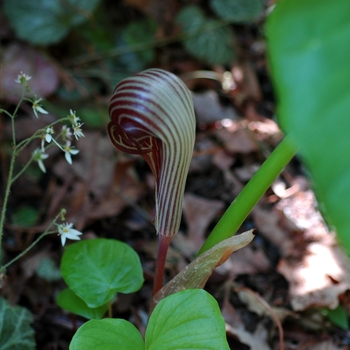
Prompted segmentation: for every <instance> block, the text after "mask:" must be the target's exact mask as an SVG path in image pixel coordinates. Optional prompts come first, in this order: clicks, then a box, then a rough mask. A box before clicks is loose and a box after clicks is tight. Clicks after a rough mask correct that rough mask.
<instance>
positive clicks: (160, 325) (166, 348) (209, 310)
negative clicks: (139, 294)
mask: <svg viewBox="0 0 350 350" xmlns="http://www.w3.org/2000/svg"><path fill="white" fill-rule="evenodd" d="M145 339H146V349H147V350H158V349H162V350H175V349H206V350H211V349H212V350H217V349H220V350H224V349H229V347H228V344H227V341H226V331H225V322H224V319H223V318H222V316H221V312H220V308H219V306H218V303H217V301H216V300H215V299H214V298H213V297H212V296H211V295H210V294H209V293H207V292H206V291H204V290H202V289H186V290H184V291H182V292H179V293H175V294H172V295H170V296H168V297H167V298H165V299H163V300H161V301H160V303H159V304H158V305H157V306H156V308H155V309H154V311H153V313H152V315H151V317H150V319H149V323H148V326H147V330H146V335H145Z"/></svg>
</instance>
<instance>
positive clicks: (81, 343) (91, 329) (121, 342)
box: [69, 318, 145, 350]
mask: <svg viewBox="0 0 350 350" xmlns="http://www.w3.org/2000/svg"><path fill="white" fill-rule="evenodd" d="M69 349H70V350H82V349H86V350H87V349H103V350H116V349H123V350H144V349H145V345H144V342H143V339H142V336H141V334H140V333H139V331H138V330H137V329H136V328H135V326H134V325H132V324H131V323H130V322H128V321H125V320H122V319H110V318H105V319H103V320H91V321H88V322H86V323H85V324H83V325H82V326H81V327H80V328H79V329H78V331H77V332H76V334H75V335H74V337H73V339H72V342H71V344H70V346H69Z"/></svg>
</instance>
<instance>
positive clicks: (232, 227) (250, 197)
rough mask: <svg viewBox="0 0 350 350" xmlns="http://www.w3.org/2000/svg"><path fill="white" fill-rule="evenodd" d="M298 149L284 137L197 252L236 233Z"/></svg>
mask: <svg viewBox="0 0 350 350" xmlns="http://www.w3.org/2000/svg"><path fill="white" fill-rule="evenodd" d="M296 152H297V149H296V147H295V145H294V144H293V143H292V142H291V141H290V140H289V138H288V137H286V138H284V140H282V142H281V143H280V144H279V145H278V146H277V147H276V149H275V150H274V151H273V152H272V153H271V155H270V156H269V157H268V158H267V159H266V161H265V162H264V163H263V164H262V165H261V167H260V168H259V170H258V171H257V172H256V173H255V174H254V176H253V177H252V178H251V179H250V181H249V182H248V183H247V185H246V186H245V187H244V188H243V190H242V191H241V192H240V193H239V195H238V196H237V198H236V199H235V200H234V201H233V202H232V203H231V205H230V206H229V208H228V209H227V210H226V212H225V213H224V215H223V216H222V217H221V219H220V221H219V222H218V223H217V224H216V226H215V227H214V229H213V231H212V232H211V234H210V235H209V237H208V238H207V240H206V241H205V242H204V244H203V246H202V248H201V249H200V250H199V252H198V254H197V255H200V254H202V253H204V252H205V251H207V250H208V249H210V248H212V247H214V246H215V245H216V244H218V243H219V242H221V241H223V240H225V239H227V238H230V237H231V236H233V235H235V234H236V232H237V230H238V229H239V228H240V226H241V225H242V223H243V222H244V220H245V219H246V218H247V216H248V215H249V213H250V212H251V211H252V209H253V208H254V206H255V205H256V204H257V203H258V201H259V200H260V199H261V197H262V196H263V195H264V193H265V192H266V190H267V189H268V188H269V187H270V186H271V184H272V183H273V181H274V180H275V179H276V177H277V176H278V175H279V174H280V172H281V171H282V170H283V169H284V167H285V166H286V165H287V164H288V163H289V162H290V161H291V159H292V158H293V157H294V156H295V154H296Z"/></svg>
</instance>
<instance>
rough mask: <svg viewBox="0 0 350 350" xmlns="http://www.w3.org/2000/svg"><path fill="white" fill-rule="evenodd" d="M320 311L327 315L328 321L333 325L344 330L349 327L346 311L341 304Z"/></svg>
mask: <svg viewBox="0 0 350 350" xmlns="http://www.w3.org/2000/svg"><path fill="white" fill-rule="evenodd" d="M322 313H323V314H324V315H325V316H327V317H328V319H329V321H331V322H332V323H333V324H334V325H336V326H338V327H340V328H342V329H345V330H348V329H349V317H348V313H347V312H346V310H345V309H344V307H343V306H342V305H338V307H336V308H335V309H324V310H323V312H322Z"/></svg>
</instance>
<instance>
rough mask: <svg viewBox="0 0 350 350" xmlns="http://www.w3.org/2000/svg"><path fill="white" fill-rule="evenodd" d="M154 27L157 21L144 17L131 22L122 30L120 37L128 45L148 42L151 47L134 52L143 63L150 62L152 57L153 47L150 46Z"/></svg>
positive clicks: (154, 31)
mask: <svg viewBox="0 0 350 350" xmlns="http://www.w3.org/2000/svg"><path fill="white" fill-rule="evenodd" d="M156 29H157V23H156V22H155V21H154V20H153V19H150V18H146V19H144V20H141V21H134V22H131V23H130V24H129V25H127V26H126V27H125V28H124V29H123V31H122V37H123V39H124V40H125V43H126V44H127V45H128V46H134V45H136V44H142V45H144V44H145V43H149V44H150V47H151V48H149V49H146V50H144V49H143V50H139V51H137V52H136V54H137V56H139V57H140V59H141V60H142V61H144V62H145V63H148V62H151V61H152V60H153V59H154V49H153V48H152V46H153V41H154V35H155V33H156Z"/></svg>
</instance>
